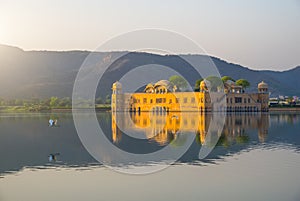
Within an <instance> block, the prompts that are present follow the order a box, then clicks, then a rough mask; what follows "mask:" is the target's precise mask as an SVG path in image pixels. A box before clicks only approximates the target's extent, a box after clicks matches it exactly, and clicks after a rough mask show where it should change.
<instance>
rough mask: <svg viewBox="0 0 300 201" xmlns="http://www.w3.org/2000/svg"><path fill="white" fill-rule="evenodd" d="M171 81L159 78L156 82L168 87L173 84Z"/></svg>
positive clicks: (158, 84) (156, 84) (157, 84)
mask: <svg viewBox="0 0 300 201" xmlns="http://www.w3.org/2000/svg"><path fill="white" fill-rule="evenodd" d="M171 85H172V84H171V82H170V81H168V80H159V81H158V82H156V83H155V86H165V87H168V86H171Z"/></svg>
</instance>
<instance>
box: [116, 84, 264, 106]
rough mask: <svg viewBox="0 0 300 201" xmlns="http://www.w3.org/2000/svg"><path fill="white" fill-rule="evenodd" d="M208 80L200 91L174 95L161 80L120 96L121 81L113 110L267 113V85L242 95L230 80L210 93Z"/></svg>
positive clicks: (174, 92) (169, 85)
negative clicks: (222, 89) (142, 90)
mask: <svg viewBox="0 0 300 201" xmlns="http://www.w3.org/2000/svg"><path fill="white" fill-rule="evenodd" d="M207 82H208V81H202V82H201V83H200V91H199V92H177V91H176V89H177V88H176V86H172V85H171V84H170V82H169V81H167V80H161V81H158V82H157V83H155V84H154V85H153V84H151V83H150V84H148V85H147V86H146V88H145V90H144V92H143V93H122V85H121V83H120V82H115V83H114V84H113V87H112V90H113V93H112V103H111V106H112V111H129V112H148V111H153V112H162V111H166V112H183V111H187V112H190V111H199V112H216V111H225V110H226V111H227V112H260V111H262V112H267V111H269V107H268V101H269V93H268V85H267V84H266V83H264V82H261V83H259V84H258V92H257V93H245V92H244V90H243V89H242V87H240V86H237V85H236V84H235V83H234V82H232V81H229V82H226V83H225V84H224V91H222V92H209V90H208V87H207V86H206V85H207V84H206V83H207Z"/></svg>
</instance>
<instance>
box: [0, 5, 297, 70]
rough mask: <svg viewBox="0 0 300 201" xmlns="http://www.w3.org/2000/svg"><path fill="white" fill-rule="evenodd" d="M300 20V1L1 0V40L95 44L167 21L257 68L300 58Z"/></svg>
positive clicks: (210, 48)
mask: <svg viewBox="0 0 300 201" xmlns="http://www.w3.org/2000/svg"><path fill="white" fill-rule="evenodd" d="M299 22H300V1H299V0H269V1H262V0H251V1H246V0H245V1H243V0H231V1H229V0H223V1H222V0H219V1H217V0H203V1H202V0H185V1H176V0H173V1H172V0H165V1H162V0H160V1H159V0H149V1H145V0H144V1H143V0H128V1H116V0H111V1H109V0H105V1H102V0H98V1H96V0H94V1H88V0H77V1H76V0H72V1H71V0H64V1H63V0H49V1H45V0H27V1H16V0H0V43H1V44H7V45H13V46H18V47H21V48H23V49H25V50H71V49H72V50H73V49H81V50H93V49H95V48H96V47H98V46H99V45H100V44H101V43H103V42H104V41H106V40H108V39H110V38H111V37H113V36H116V35H119V34H122V33H124V32H129V31H132V30H136V29H143V28H161V29H167V30H171V31H175V32H178V33H181V34H183V35H185V36H187V37H189V38H191V39H193V40H194V41H196V42H197V43H198V44H199V45H200V46H202V47H203V48H204V49H205V50H206V52H207V53H208V54H210V55H214V56H217V57H220V58H222V59H225V60H227V61H229V62H234V63H239V64H241V65H245V66H248V67H249V68H252V69H274V70H284V69H290V68H292V67H295V66H297V65H300V23H299Z"/></svg>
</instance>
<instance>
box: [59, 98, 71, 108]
mask: <svg viewBox="0 0 300 201" xmlns="http://www.w3.org/2000/svg"><path fill="white" fill-rule="evenodd" d="M58 105H59V106H61V107H71V99H70V98H69V97H64V98H62V99H59V101H58Z"/></svg>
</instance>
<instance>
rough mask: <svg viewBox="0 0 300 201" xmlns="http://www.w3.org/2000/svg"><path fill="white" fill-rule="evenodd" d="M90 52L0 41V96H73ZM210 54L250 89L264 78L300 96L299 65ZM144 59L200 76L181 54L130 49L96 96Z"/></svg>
mask: <svg viewBox="0 0 300 201" xmlns="http://www.w3.org/2000/svg"><path fill="white" fill-rule="evenodd" d="M89 54H90V52H88V51H23V50H22V49H19V48H16V47H11V46H6V45H0V69H1V73H0V97H4V98H31V97H36V98H46V97H51V96H58V97H67V96H68V97H70V96H71V95H72V89H73V83H74V80H75V78H76V75H77V73H78V70H79V68H80V66H81V65H82V63H83V62H84V60H85V58H86V57H87V56H88V55H89ZM94 54H96V55H99V56H100V57H101V56H103V55H104V53H94ZM111 54H114V53H111ZM181 56H182V57H198V58H197V59H198V60H199V61H200V62H199V65H201V61H205V60H207V58H208V56H203V55H181ZM211 58H212V60H213V61H214V63H215V64H216V66H217V68H218V69H219V72H220V74H221V75H222V76H223V75H229V76H231V77H233V78H234V79H239V78H244V79H247V80H249V82H250V83H251V87H250V88H249V89H248V90H249V91H256V86H257V83H259V82H260V81H262V80H264V81H265V82H267V83H268V84H269V86H270V91H271V94H272V96H277V95H297V96H300V90H299V88H300V79H299V77H300V66H298V67H296V68H294V69H292V70H288V71H283V72H276V71H257V70H251V69H249V68H246V67H243V66H240V65H237V64H232V63H228V62H226V61H224V60H221V59H219V58H215V57H211ZM145 63H146V64H160V65H165V66H170V67H171V68H173V69H174V70H176V71H178V72H180V73H181V74H183V75H184V76H186V77H189V78H190V82H191V85H192V86H194V82H195V81H196V80H197V79H199V76H198V75H197V74H196V73H195V71H194V70H193V69H192V68H191V66H189V64H188V63H187V62H184V61H183V60H182V59H181V58H180V57H179V56H176V55H166V56H162V55H155V54H150V53H128V54H126V56H124V57H122V59H121V60H119V61H117V62H114V63H113V65H111V67H110V68H109V69H108V70H107V72H106V74H105V77H104V79H102V80H101V81H100V83H99V85H100V86H101V90H98V92H97V96H99V95H101V96H103V97H104V96H105V95H107V94H110V93H111V91H110V90H111V85H112V83H113V82H114V81H116V80H119V79H120V78H121V77H122V75H123V74H124V73H126V72H128V71H129V70H130V69H133V68H135V67H136V66H140V65H143V64H145ZM164 76H166V75H164ZM167 76H169V75H167ZM154 81H155V80H154Z"/></svg>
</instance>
